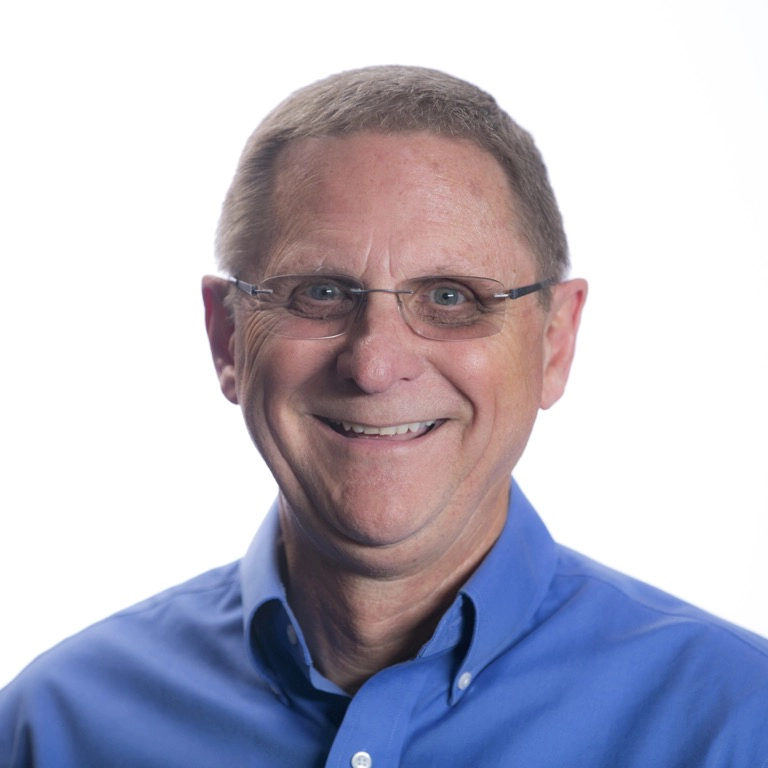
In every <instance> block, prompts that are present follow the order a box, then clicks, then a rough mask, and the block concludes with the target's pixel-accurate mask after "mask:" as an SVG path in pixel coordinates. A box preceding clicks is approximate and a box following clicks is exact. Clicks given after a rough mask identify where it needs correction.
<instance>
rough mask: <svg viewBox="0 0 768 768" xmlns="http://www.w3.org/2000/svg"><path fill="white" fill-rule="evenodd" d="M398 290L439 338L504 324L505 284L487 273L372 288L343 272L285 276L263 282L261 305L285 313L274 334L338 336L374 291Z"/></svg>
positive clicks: (426, 332)
mask: <svg viewBox="0 0 768 768" xmlns="http://www.w3.org/2000/svg"><path fill="white" fill-rule="evenodd" d="M380 292H381V293H393V294H395V295H396V297H397V300H398V305H399V308H400V312H401V314H402V316H403V319H404V320H405V322H406V323H407V324H408V325H409V326H410V328H411V329H412V330H413V331H414V332H415V333H417V334H419V335H420V336H424V337H426V338H430V339H439V340H460V339H474V338H480V337H482V336H490V335H492V334H494V333H497V332H498V331H499V330H500V329H501V327H502V324H503V322H504V308H505V302H504V301H503V300H501V301H500V300H499V299H498V298H497V296H496V295H497V294H499V293H503V286H502V285H501V283H499V282H497V281H496V280H491V279H490V278H481V277H453V276H436V277H421V278H417V279H414V280H408V281H406V282H404V283H403V284H401V285H400V286H398V287H397V289H382V288H379V289H377V288H369V289H366V288H364V287H363V285H362V284H361V283H360V282H358V281H357V280H354V279H352V278H349V277H345V276H343V275H318V274H310V275H282V276H278V277H271V278H268V279H266V280H264V281H263V282H262V283H261V284H260V288H259V292H258V294H257V296H256V298H257V299H258V301H259V303H260V309H264V310H272V311H274V312H275V313H279V315H278V317H275V325H274V326H273V328H272V332H273V333H277V334H279V335H281V336H288V337H290V338H299V339H321V338H332V337H334V336H338V335H341V334H342V333H344V332H346V331H347V330H349V327H350V326H351V325H352V323H353V322H354V321H355V319H356V317H357V315H358V312H359V311H360V308H361V306H362V305H363V304H364V302H365V301H366V297H367V295H368V294H369V293H380Z"/></svg>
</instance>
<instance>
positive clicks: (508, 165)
mask: <svg viewBox="0 0 768 768" xmlns="http://www.w3.org/2000/svg"><path fill="white" fill-rule="evenodd" d="M365 131H368V132H375V133H383V134H398V133H413V132H428V133H432V134H434V135H436V136H440V137H444V138H455V139H466V140H468V141H470V142H472V143H473V144H475V145H476V146H477V147H478V148H480V149H482V150H485V151H486V152H488V153H490V154H491V155H492V156H493V157H494V158H495V159H496V161H497V162H498V163H499V165H500V166H501V168H502V169H503V171H504V173H505V175H506V177H507V180H508V183H509V187H510V190H511V195H512V197H513V199H514V200H513V208H514V210H515V212H516V213H517V221H516V228H517V229H518V231H519V233H520V235H521V236H522V237H524V238H525V239H526V241H527V243H528V246H529V248H530V250H531V252H532V253H533V254H534V255H535V258H536V261H537V268H538V269H537V272H538V274H537V279H539V280H552V281H555V282H556V281H559V280H562V278H563V277H564V276H565V274H566V272H567V270H568V245H567V241H566V237H565V232H564V231H563V224H562V218H561V216H560V211H559V210H558V207H557V202H556V200H555V196H554V193H553V191H552V188H551V186H550V184H549V179H548V177H547V170H546V167H545V166H544V162H543V160H542V158H541V155H540V153H539V151H538V149H537V148H536V145H535V144H534V142H533V139H532V137H531V136H530V134H529V133H527V132H526V131H525V130H523V129H522V128H521V127H520V126H519V125H517V123H515V122H514V120H512V118H511V117H510V116H509V115H508V114H507V113H506V112H504V111H503V110H502V109H501V108H500V107H499V105H498V104H497V103H496V101H495V99H494V98H493V97H492V96H490V95H489V94H487V93H485V92H484V91H482V90H480V89H479V88H477V87H476V86H474V85H471V84H470V83H467V82H465V81H463V80H460V79H458V78H455V77H452V76H450V75H447V74H444V73H443V72H439V71H437V70H432V69H425V68H421V67H404V66H380V67H369V68H366V69H358V70H352V71H349V72H342V73H340V74H337V75H333V76H331V77H328V78H326V79H324V80H321V81H319V82H317V83H314V84H312V85H309V86H307V87H305V88H302V89H300V90H298V91H296V92H295V93H293V94H292V95H291V96H290V97H289V98H288V99H287V100H286V101H284V102H283V103H282V104H280V105H279V106H278V107H277V108H276V109H275V110H273V111H272V112H271V113H270V114H269V115H268V116H267V117H266V118H265V119H264V121H263V122H262V123H261V124H260V125H259V127H258V128H257V129H256V130H255V131H254V133H253V134H252V135H251V137H250V139H249V140H248V142H247V144H246V146H245V149H244V150H243V153H242V155H241V158H240V162H239V164H238V168H237V171H236V173H235V177H234V180H233V181H232V185H231V187H230V189H229V192H228V194H227V197H226V199H225V202H224V206H223V211H222V215H221V220H220V222H219V228H218V233H217V242H216V253H217V259H218V262H219V266H220V268H221V269H222V270H223V271H224V272H226V273H227V274H230V275H235V276H241V275H242V274H243V273H244V270H245V269H246V268H247V267H249V266H250V265H252V264H253V263H254V261H255V260H259V259H262V258H263V257H264V255H265V254H266V253H267V252H268V251H269V248H270V245H271V242H272V239H273V237H274V234H275V233H274V220H275V217H274V215H273V213H274V211H273V206H274V199H273V192H274V182H275V169H276V167H277V161H278V158H279V156H280V154H281V153H282V152H283V150H284V149H285V148H286V147H287V146H288V145H289V144H291V143H292V142H296V141H298V140H300V139H306V138H320V137H332V136H350V135H352V134H355V133H360V132H365ZM541 297H542V298H543V299H544V301H545V302H546V300H547V299H548V297H549V292H548V291H543V292H542V294H541Z"/></svg>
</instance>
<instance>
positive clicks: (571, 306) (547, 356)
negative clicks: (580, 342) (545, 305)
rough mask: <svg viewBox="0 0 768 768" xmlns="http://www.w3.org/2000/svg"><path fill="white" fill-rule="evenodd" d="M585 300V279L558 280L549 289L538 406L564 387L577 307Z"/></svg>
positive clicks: (554, 399) (573, 345) (553, 400)
mask: <svg viewBox="0 0 768 768" xmlns="http://www.w3.org/2000/svg"><path fill="white" fill-rule="evenodd" d="M586 300H587V281H586V280H582V279H580V278H578V279H575V280H567V281H566V282H564V283H559V284H558V285H556V286H555V287H554V288H553V289H552V301H551V303H550V306H549V310H548V311H547V325H546V327H545V329H544V371H543V377H542V387H541V407H542V408H549V407H551V406H553V405H554V404H555V403H556V402H557V401H558V400H559V399H560V397H561V396H562V394H563V392H564V391H565V383H566V382H567V381H568V373H569V372H570V370H571V363H572V362H573V352H574V349H575V348H576V334H577V332H578V330H579V322H580V321H581V310H582V309H583V308H584V302H585V301H586Z"/></svg>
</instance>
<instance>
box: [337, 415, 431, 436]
mask: <svg viewBox="0 0 768 768" xmlns="http://www.w3.org/2000/svg"><path fill="white" fill-rule="evenodd" d="M327 423H328V424H329V425H330V426H331V427H332V428H333V429H334V430H335V431H336V432H338V433H339V434H343V435H344V436H345V437H357V436H362V437H392V436H404V435H405V436H408V437H420V436H421V435H423V434H426V433H427V432H428V431H429V430H430V429H432V427H434V426H435V424H436V423H437V420H436V419H431V420H430V421H411V422H408V423H407V424H394V425H392V426H389V427H373V426H371V425H369V424H355V423H354V422H351V421H331V420H328V421H327Z"/></svg>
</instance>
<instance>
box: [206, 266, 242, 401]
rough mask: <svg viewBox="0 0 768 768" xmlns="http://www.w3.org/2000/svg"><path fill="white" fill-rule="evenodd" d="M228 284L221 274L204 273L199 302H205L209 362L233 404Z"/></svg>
mask: <svg viewBox="0 0 768 768" xmlns="http://www.w3.org/2000/svg"><path fill="white" fill-rule="evenodd" d="M230 286H231V283H230V282H229V281H228V280H224V279H223V278H221V277H214V276H213V275H206V276H205V277H204V278H203V304H205V329H206V331H207V332H208V341H209V343H210V345H211V354H212V355H213V364H214V366H216V373H217V375H218V377H219V386H220V387H221V391H222V392H223V393H224V397H226V398H227V400H229V401H230V402H231V403H237V384H236V380H235V356H234V347H235V322H234V320H233V318H232V313H231V312H230V311H229V308H228V307H227V302H226V299H227V296H228V294H229V289H230Z"/></svg>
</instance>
